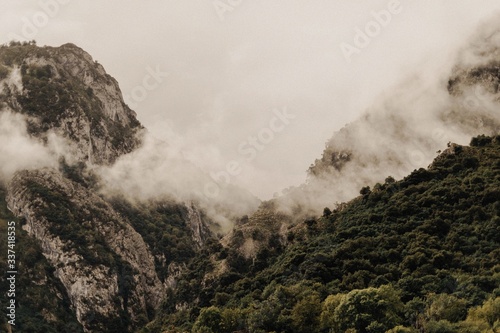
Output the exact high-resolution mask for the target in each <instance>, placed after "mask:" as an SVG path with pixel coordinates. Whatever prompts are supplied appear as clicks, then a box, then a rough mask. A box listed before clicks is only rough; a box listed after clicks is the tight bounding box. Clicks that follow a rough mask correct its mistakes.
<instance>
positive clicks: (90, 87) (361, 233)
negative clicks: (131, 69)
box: [0, 30, 500, 333]
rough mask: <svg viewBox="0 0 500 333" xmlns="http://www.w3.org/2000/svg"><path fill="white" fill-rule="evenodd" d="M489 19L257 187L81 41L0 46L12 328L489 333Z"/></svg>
mask: <svg viewBox="0 0 500 333" xmlns="http://www.w3.org/2000/svg"><path fill="white" fill-rule="evenodd" d="M499 31H500V30H499ZM498 35H500V33H498V32H488V34H487V37H484V36H482V35H481V36H482V37H481V36H480V37H478V39H477V42H476V43H475V44H473V46H472V47H471V46H469V47H467V48H465V49H464V50H463V52H462V53H461V55H460V56H459V57H458V58H457V60H456V62H455V66H454V67H453V69H452V70H451V71H450V72H448V73H446V75H445V76H446V79H444V80H442V81H440V82H438V83H432V84H429V82H428V81H427V80H425V78H422V77H418V76H417V77H411V78H409V79H408V80H407V81H404V82H403V83H402V84H401V85H400V86H398V87H396V88H395V89H394V91H390V92H387V93H386V94H384V96H382V97H381V99H380V100H379V101H376V102H375V103H374V105H373V107H372V109H371V110H368V111H367V112H366V114H365V115H363V116H362V117H361V118H360V119H358V120H357V121H354V122H353V123H351V124H348V125H346V126H345V127H344V128H343V129H342V130H340V131H339V132H337V133H335V134H334V135H333V137H332V139H331V140H329V141H328V142H327V145H326V148H325V150H324V152H323V155H322V157H321V158H320V159H318V160H316V161H315V162H314V163H313V164H312V165H311V167H310V169H309V177H308V180H307V182H306V183H305V184H303V185H302V186H299V187H297V188H290V189H288V190H287V191H286V193H284V194H283V195H282V196H280V197H278V198H275V199H273V200H270V201H267V202H262V203H260V202H259V201H258V200H257V199H256V198H254V197H252V196H251V195H249V194H248V193H247V192H246V191H244V190H241V189H238V188H236V187H234V186H225V185H223V184H217V183H213V179H211V178H210V176H208V175H206V174H205V173H204V172H203V171H202V170H199V169H198V168H196V167H195V166H193V165H190V164H188V163H186V162H185V161H183V160H182V159H180V158H178V156H174V153H172V151H170V150H169V146H168V142H167V143H165V142H158V140H154V139H152V138H151V136H150V135H149V134H148V133H147V131H146V130H145V129H144V128H143V127H142V125H141V124H140V123H139V122H138V120H137V119H136V115H135V113H134V112H133V111H132V110H130V108H128V106H127V105H126V104H125V103H124V101H123V98H122V94H121V92H120V89H119V86H118V84H117V82H116V80H114V79H113V78H112V77H111V76H109V75H108V74H107V73H106V72H105V70H104V69H103V67H102V66H101V65H99V64H98V63H97V62H96V61H94V60H93V59H92V57H91V56H90V55H89V54H88V53H86V52H85V51H83V50H82V49H80V48H78V47H77V46H75V45H73V44H65V45H62V46H60V47H38V46H36V45H35V44H34V43H17V42H12V43H10V44H9V45H3V46H1V47H0V103H1V111H0V121H1V122H0V129H1V130H2V131H1V132H0V140H1V141H2V142H1V143H2V145H1V147H0V153H1V154H0V162H1V163H0V202H1V204H0V222H1V225H0V227H1V230H2V231H5V232H7V230H8V229H7V223H8V222H11V221H13V222H15V224H16V225H17V230H16V239H17V243H16V253H17V258H16V264H17V269H18V271H19V275H18V279H17V285H16V288H17V289H16V290H17V295H18V296H17V298H16V302H17V304H16V305H17V308H16V315H17V317H16V326H15V330H14V331H16V332H143V333H152V332H158V333H165V332H169V333H173V332H205V333H206V332H217V333H221V332H228V333H230V332H239V333H243V332H249V333H250V332H251V333H254V332H258V333H261V332H310V333H315V332H377V333H378V332H381V333H384V332H392V333H394V332H431V333H434V332H435V333H437V332H494V331H495V330H498V325H499V322H500V314H499V313H498V308H499V302H500V300H499V298H498V296H499V293H500V290H499V282H500V275H499V267H498V255H499V252H498V249H499V241H500V240H499V238H498V235H499V234H500V230H499V229H500V217H499V214H500V192H499V190H498V189H499V188H500V177H499V174H500V172H499V170H500V164H499V161H500V137H499V136H498V134H499V130H500V116H499V113H498V107H499V102H500V97H499V96H500V95H499V83H500V70H499V68H500V67H499V66H500V65H499V64H500V62H499V60H498V59H499V58H498V55H499V52H498V51H497V50H499V49H500V45H498V42H497V40H500V39H499V38H493V37H492V36H498ZM471 138H472V140H471ZM453 142H457V143H453ZM469 142H470V145H467V143H469ZM436 155H437V157H436ZM427 165H428V167H427V168H424V167H426V166H427ZM396 179H398V180H396ZM207 185H214V186H212V187H213V188H212V189H215V190H216V191H215V192H213V191H212V192H210V193H208V195H207V193H206V191H205V192H204V190H206V187H207ZM321 212H322V214H321ZM7 249H8V247H7V244H5V242H3V243H1V244H0V251H2V252H3V253H6V252H7ZM0 269H2V270H4V271H7V263H6V262H5V261H1V262H0ZM0 286H1V287H2V288H5V290H7V289H8V287H9V281H8V280H6V279H5V278H3V279H2V280H0ZM2 290H4V289H2ZM7 301H8V300H7V299H6V298H5V297H2V298H0V302H1V304H0V305H1V306H2V307H4V308H5V307H7ZM9 329H11V327H10V326H9V325H8V324H7V323H6V319H5V317H2V318H1V319H0V330H2V332H4V331H5V332H8V331H9Z"/></svg>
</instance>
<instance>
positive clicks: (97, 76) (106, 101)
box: [0, 44, 142, 164]
mask: <svg viewBox="0 0 500 333" xmlns="http://www.w3.org/2000/svg"><path fill="white" fill-rule="evenodd" d="M0 66H1V68H0V72H1V71H3V72H4V73H5V74H4V75H3V78H2V76H0V79H2V80H1V81H0V86H1V87H2V90H1V91H0V102H1V104H2V108H6V109H11V110H13V111H16V112H20V113H22V114H24V115H26V116H27V117H28V119H29V130H30V132H31V134H33V135H35V136H37V137H40V138H42V139H43V138H44V137H45V136H46V134H47V132H48V131H54V132H56V133H58V134H60V135H62V136H63V137H65V138H67V139H69V142H71V144H72V148H73V149H72V150H73V153H74V155H75V156H77V157H78V159H80V160H85V161H90V162H91V163H96V164H110V163H112V162H113V161H114V160H115V159H116V158H117V157H118V156H120V155H122V154H124V153H128V152H130V151H132V150H133V149H134V148H136V147H137V146H138V144H139V142H140V140H139V138H138V137H137V135H138V133H139V132H140V130H141V129H142V126H141V125H140V123H139V122H138V121H137V119H136V117H135V112H133V111H132V110H131V109H130V108H129V107H128V106H127V105H126V104H125V103H124V101H123V98H122V94H121V91H120V88H119V87H118V83H117V82H116V80H115V79H114V78H112V77H111V76H110V75H108V74H106V72H105V70H104V68H103V67H102V66H101V65H100V64H98V63H97V62H94V61H93V59H92V57H91V56H90V55H89V54H88V53H86V52H85V51H83V50H82V49H80V48H79V47H77V46H75V45H73V44H65V45H63V46H61V47H57V48H54V47H43V48H39V47H36V46H34V45H15V46H10V47H6V46H2V47H0Z"/></svg>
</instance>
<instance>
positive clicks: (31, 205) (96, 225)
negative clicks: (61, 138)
mask: <svg viewBox="0 0 500 333" xmlns="http://www.w3.org/2000/svg"><path fill="white" fill-rule="evenodd" d="M65 197H66V198H65ZM7 202H8V205H9V207H10V209H11V210H12V211H13V212H14V213H15V214H16V215H18V216H23V217H24V218H25V219H26V223H25V224H24V226H23V229H25V230H26V231H27V232H28V233H29V234H30V235H32V236H34V237H35V238H36V239H38V240H39V241H40V243H41V245H42V249H43V253H44V255H45V256H46V258H47V259H48V260H49V261H50V263H51V264H52V265H53V266H54V267H55V269H56V271H55V275H56V277H58V278H59V279H60V280H61V282H62V283H63V285H64V286H65V288H66V290H67V291H68V294H69V296H70V299H71V302H72V305H73V307H74V308H75V311H76V314H77V318H78V320H79V321H80V322H81V323H82V324H83V326H84V328H85V329H86V330H87V331H89V332H93V331H103V332H104V331H107V330H109V327H106V326H103V325H105V323H104V322H103V321H104V319H106V320H108V321H111V322H112V321H116V320H117V318H120V316H122V317H123V315H126V316H127V317H128V318H130V321H131V322H130V323H121V324H120V325H122V326H123V328H124V329H128V328H129V327H131V326H132V327H133V326H137V325H139V324H144V323H145V322H147V320H148V319H150V318H148V316H149V315H150V313H151V310H152V309H154V308H156V307H157V306H158V305H159V304H160V302H161V301H162V297H163V294H164V287H163V285H162V283H161V282H160V280H159V278H158V276H157V274H156V271H155V264H154V259H153V256H152V255H151V253H150V251H149V249H148V247H147V245H146V244H145V242H144V240H143V239H142V237H141V235H139V234H138V233H137V232H136V231H135V230H134V229H133V228H132V227H131V226H130V225H129V223H128V222H127V221H126V220H124V218H123V217H121V216H120V215H119V214H118V213H116V212H115V211H114V210H113V208H112V207H111V206H110V205H109V204H108V203H106V202H105V201H104V200H103V199H101V198H100V197H99V196H97V195H96V194H93V193H92V192H90V191H88V190H87V189H86V188H84V187H83V186H81V185H79V184H76V183H74V182H71V181H69V180H67V179H65V178H63V177H62V176H61V175H60V174H59V173H58V172H55V171H53V170H48V169H47V170H36V171H23V172H19V173H17V174H16V176H15V177H14V178H13V179H12V181H11V182H10V183H9V185H8V196H7ZM116 325H118V324H116Z"/></svg>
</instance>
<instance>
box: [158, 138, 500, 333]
mask: <svg viewBox="0 0 500 333" xmlns="http://www.w3.org/2000/svg"><path fill="white" fill-rule="evenodd" d="M480 141H481V142H482V143H481V144H480V145H477V146H473V147H458V146H457V147H454V148H453V150H452V151H449V152H445V153H443V154H442V155H441V156H439V157H438V158H437V159H436V160H435V161H434V163H433V164H432V166H431V167H430V168H429V169H428V170H425V169H419V170H415V171H414V172H413V173H411V174H410V175H409V176H407V177H405V178H404V179H403V180H401V181H398V182H396V181H395V180H394V179H393V178H392V177H388V178H387V179H386V181H385V183H384V184H378V185H377V186H375V187H374V190H373V191H370V190H369V189H368V187H366V188H365V189H364V190H363V191H362V192H363V193H362V197H358V198H356V199H354V200H353V201H351V202H349V203H348V204H347V205H346V207H344V208H343V209H342V210H336V211H334V212H331V213H330V214H329V212H328V211H326V210H325V212H326V213H324V214H323V216H322V217H320V218H316V219H310V220H306V221H304V223H303V224H299V225H298V226H296V227H294V228H292V229H291V231H289V232H288V235H287V240H288V245H287V247H286V248H284V249H280V250H279V251H277V252H273V253H268V254H267V256H266V261H265V262H266V264H265V265H263V266H259V268H258V269H256V270H253V271H250V270H249V269H248V267H249V265H251V263H250V264H249V263H248V262H247V261H245V259H244V258H241V257H239V254H238V252H234V248H235V247H237V246H238V244H239V245H241V244H243V242H244V241H245V238H244V237H243V233H241V231H238V229H237V231H236V232H235V233H234V237H233V238H232V240H233V242H234V244H230V247H229V248H227V249H221V248H219V249H216V248H214V251H209V252H208V253H206V254H202V255H201V256H199V257H196V259H195V260H194V261H193V262H192V263H191V264H190V265H189V271H188V273H187V274H186V275H185V277H184V278H183V279H182V281H181V282H179V285H180V288H179V289H178V290H177V291H176V292H174V293H173V295H172V298H171V301H172V302H187V303H188V304H192V305H195V304H196V306H198V307H201V308H207V307H209V306H210V305H212V304H217V307H218V309H219V310H220V311H221V313H223V312H224V311H225V310H227V309H231V310H239V311H241V313H243V314H245V315H243V316H241V318H242V319H241V320H244V321H245V322H246V330H247V331H248V332H271V331H275V332H303V331H304V330H305V326H304V325H302V324H301V323H302V322H307V323H308V325H307V332H311V333H314V332H328V330H334V331H339V332H344V331H349V330H353V331H356V332H386V331H391V332H415V331H422V330H426V331H429V332H431V331H432V332H457V331H458V330H463V329H465V328H464V327H466V326H467V325H468V326H467V327H468V328H469V329H471V330H472V328H471V327H476V326H477V325H483V326H481V327H482V328H481V330H484V329H485V328H484V327H486V326H484V325H486V324H484V322H482V323H483V324H477V325H476V324H473V323H472V322H473V321H474V320H476V321H477V320H478V319H473V318H477V316H476V317H473V315H472V313H473V312H471V310H470V309H471V308H473V307H475V306H480V305H482V304H483V303H484V302H485V301H486V300H487V299H488V297H491V296H492V295H495V293H496V294H498V293H499V292H500V289H499V287H498V286H499V285H500V272H499V266H498V259H497V258H498V254H499V252H498V248H499V243H500V237H499V235H500V223H498V222H499V221H500V217H499V214H500V192H499V191H498V188H500V177H499V176H498V174H499V171H500V163H498V161H499V160H500V140H499V139H498V138H492V139H491V140H489V139H484V138H482V139H481V140H480ZM450 150H451V149H450ZM248 223H250V222H247V223H246V225H247V224H248ZM238 232H240V233H241V235H240V236H238ZM224 253H226V254H224ZM210 258H222V259H219V260H223V258H226V260H225V261H224V262H225V264H227V265H228V270H230V271H231V272H234V273H231V274H232V275H231V277H230V278H227V277H228V276H227V275H224V274H223V275H221V276H215V277H212V278H211V280H210V282H209V283H207V281H206V280H204V279H205V278H206V276H207V274H210V273H211V272H212V271H213V260H212V259H210ZM226 274H227V273H226ZM201 281H205V282H204V283H205V286H204V287H203V286H202V282H201ZM216 295H217V296H216ZM222 295H223V297H222ZM318 305H319V306H318ZM196 306H193V307H192V308H191V309H190V310H188V313H190V314H189V315H187V318H189V317H191V318H192V317H194V318H197V316H198V312H197V310H196ZM467 313H469V314H468V315H467ZM161 316H162V317H164V318H169V317H170V316H171V315H170V314H169V312H168V311H166V312H163V313H162V314H161ZM466 318H467V319H466ZM181 325H185V326H183V327H190V326H189V324H188V323H187V321H183V322H182V324H181ZM474 325H476V326H474ZM488 325H490V326H488V327H491V324H488ZM464 332H465V331H464ZM470 332H472V331H470Z"/></svg>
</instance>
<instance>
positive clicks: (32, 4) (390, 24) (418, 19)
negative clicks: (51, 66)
mask: <svg viewBox="0 0 500 333" xmlns="http://www.w3.org/2000/svg"><path fill="white" fill-rule="evenodd" d="M0 5H1V9H2V10H1V13H0V31H1V32H2V33H1V35H0V43H5V42H8V41H9V39H11V38H16V39H21V40H22V39H27V40H31V39H35V40H36V41H37V42H38V45H50V46H59V45H61V44H64V43H67V42H71V43H74V44H76V45H78V46H80V47H81V48H83V49H84V50H86V51H87V52H89V53H90V54H91V55H92V57H93V58H94V59H95V60H97V61H99V62H100V63H101V64H103V65H104V67H105V69H106V71H107V72H108V73H109V74H110V75H112V76H113V77H115V78H116V79H117V80H118V82H119V84H120V87H121V89H122V92H123V94H124V95H125V96H126V98H125V100H126V102H127V103H128V104H129V105H130V106H131V107H132V109H134V110H135V111H136V112H137V114H138V119H139V120H140V121H141V122H142V123H143V124H144V125H145V126H146V127H147V128H148V129H149V130H150V132H151V133H152V134H153V135H154V136H156V137H157V138H160V139H163V140H165V141H167V142H169V143H170V144H172V145H173V146H174V147H176V148H177V149H178V150H179V152H182V153H183V154H184V156H185V157H186V158H188V159H190V160H191V161H193V162H194V163H195V164H197V165H199V166H201V167H202V168H204V169H205V170H206V171H207V172H212V173H218V172H220V171H223V170H225V169H226V167H227V165H228V164H231V163H232V162H231V161H237V162H238V163H239V164H240V165H241V166H242V168H241V172H239V173H238V174H237V175H235V176H231V178H230V181H231V182H232V183H234V184H237V185H240V186H243V187H245V188H247V189H249V190H250V191H251V192H253V193H254V194H256V195H257V196H259V197H260V198H261V199H267V198H270V197H272V195H273V193H275V192H281V190H282V189H283V188H286V187H288V186H290V185H298V184H300V183H302V182H304V180H305V177H306V170H307V168H308V167H309V165H310V164H311V163H313V162H314V160H315V159H316V158H319V157H320V156H321V152H322V150H323V148H324V145H325V142H326V141H327V140H328V139H329V138H330V137H331V135H332V134H333V132H334V131H336V130H338V129H340V128H341V127H343V126H344V125H345V124H346V123H348V122H350V121H353V120H355V119H356V118H357V117H358V116H359V115H360V114H361V113H362V112H363V111H364V110H366V109H367V108H368V107H369V106H370V103H371V102H372V101H373V100H374V99H375V98H376V97H377V96H379V95H380V94H387V93H388V92H389V93H390V90H391V87H393V86H394V85H395V84H397V83H398V82H400V81H401V80H404V79H405V77H408V76H410V75H412V74H413V73H419V74H421V75H424V76H426V75H427V76H429V77H430V78H434V76H435V73H436V72H439V71H440V70H442V68H446V65H447V64H448V65H449V64H450V63H451V62H452V60H451V59H452V56H453V54H454V53H455V52H456V50H457V49H458V47H460V46H462V45H463V44H464V43H465V42H466V39H467V37H468V36H469V35H471V34H472V33H473V32H474V30H475V28H476V27H477V26H478V24H480V23H481V22H482V21H484V20H487V19H488V18H490V17H491V15H493V14H494V13H497V12H498V11H500V2H499V1H498V0H491V1H489V0H485V1H479V2H478V1H473V0H470V1H469V0H467V1H466V0H460V1H457V0H446V1H445V0H443V1H431V0H422V1H416V0H411V1H401V2H400V3H399V4H398V1H387V0H381V1H379V0H358V1H351V0H344V1H340V0H310V1H304V0H275V1H269V0H220V1H213V0H175V1H174V0H161V1H160V0H148V1H131V0H126V1H124V0H119V1H118V0H108V1H102V0H84V1H83V0H40V1H18V0H0ZM377 13H379V14H377ZM387 13H389V16H387ZM376 16H378V20H379V21H377V19H376ZM370 29H371V30H370ZM360 30H362V31H365V34H367V33H368V34H369V35H371V36H365V37H361V39H358V41H357V42H358V44H357V45H356V43H355V37H356V35H357V34H358V35H359V31H360ZM343 43H344V44H343ZM360 43H361V44H360ZM347 44H349V45H350V46H351V47H352V48H351V49H350V50H351V51H352V50H353V49H354V48H356V51H354V53H352V54H351V56H350V58H349V60H350V61H348V59H346V56H345V55H344V53H343V51H342V49H341V45H344V48H346V45H347ZM364 44H366V45H364ZM357 46H359V47H357ZM150 72H156V73H157V74H156V78H157V81H152V80H151V79H147V81H146V82H147V83H149V85H147V87H148V89H149V90H146V89H145V85H144V82H145V81H144V80H145V78H147V77H148V75H150ZM167 73H168V75H167ZM436 79H437V78H436ZM153 86H154V87H153ZM144 92H146V94H144ZM285 109H286V110H287V111H286V112H287V113H288V114H289V115H290V117H289V118H288V119H286V121H281V122H279V120H273V118H275V117H276V112H278V111H279V112H281V114H282V113H283V110H285ZM292 117H293V119H292ZM259 135H260V137H259ZM252 137H253V138H254V139H255V140H257V141H256V143H255V141H254V144H256V146H252ZM239 148H240V149H239ZM250 150H253V151H254V154H250V153H249V151H250ZM243 151H246V152H247V153H246V154H244V153H242V152H243ZM250 157H251V158H250Z"/></svg>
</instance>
